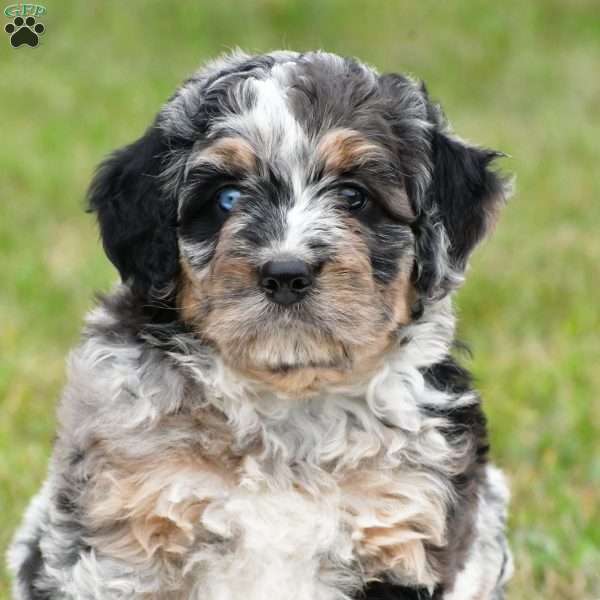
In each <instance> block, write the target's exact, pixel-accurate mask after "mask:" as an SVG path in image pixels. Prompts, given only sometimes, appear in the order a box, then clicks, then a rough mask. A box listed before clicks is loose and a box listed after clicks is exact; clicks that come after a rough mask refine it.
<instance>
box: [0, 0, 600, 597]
mask: <svg viewBox="0 0 600 600" xmlns="http://www.w3.org/2000/svg"><path fill="white" fill-rule="evenodd" d="M45 4H46V6H47V8H48V14H47V15H46V16H45V17H44V18H43V19H42V21H43V22H44V23H45V25H46V28H47V30H46V33H45V34H44V36H43V41H42V43H41V45H40V46H39V47H38V48H36V49H31V48H28V47H21V48H19V49H18V50H15V49H12V48H11V47H10V46H9V44H8V40H7V39H3V40H0V82H1V83H0V85H1V86H2V93H1V94H0V109H1V111H0V114H1V115H2V127H1V134H0V135H1V138H0V139H1V144H0V211H1V212H0V214H1V218H0V274H1V278H2V283H1V286H0V554H3V552H4V548H5V546H6V544H7V543H8V540H9V537H10V535H11V532H12V531H13V529H14V527H15V526H16V524H17V522H18V520H19V517H20V515H21V513H22V511H23V508H24V506H25V504H26V502H27V500H28V498H29V497H30V496H31V494H32V493H33V492H34V491H35V490H36V488H37V487H38V485H39V484H40V482H41V481H42V479H43V477H44V471H45V467H46V460H47V457H48V454H49V452H50V448H51V440H52V435H53V427H54V423H53V411H54V404H55V401H56V398H57V396H58V394H59V391H60V388H61V386H62V384H63V382H64V369H63V364H64V357H65V354H66V352H67V350H68V348H69V347H70V346H71V345H72V344H73V343H74V342H75V341H76V340H77V336H78V331H79V329H80V325H81V318H82V315H83V314H84V313H85V311H86V310H87V309H88V308H89V307H90V305H91V303H92V297H93V291H94V290H98V289H100V290H105V289H107V288H108V287H109V286H110V284H111V282H112V281H113V280H114V279H115V273H114V272H113V270H112V269H111V267H110V266H109V263H108V261H107V260H106V259H105V257H104V256H103V254H102V251H101V249H100V246H99V244H98V239H97V234H96V231H95V229H94V226H93V223H92V219H91V218H90V217H89V216H87V215H85V214H84V213H83V210H82V198H83V195H84V191H85V188H86V185H87V183H88V181H89V179H90V175H91V173H92V169H93V167H94V165H95V164H96V163H97V162H98V161H99V160H100V158H101V157H102V156H103V155H104V154H105V153H106V152H108V151H109V150H111V149H113V148H115V147H116V146H118V145H120V144H123V143H126V142H128V141H131V140H132V139H133V138H134V137H135V136H137V135H138V134H140V133H141V132H142V130H143V129H144V128H145V126H146V125H147V124H148V123H149V121H150V119H151V118H152V116H153V114H154V113H155V112H156V110H157V109H158V107H159V106H160V104H161V103H162V102H163V101H164V100H165V99H166V98H167V97H168V96H169V94H170V93H171V92H172V91H173V89H174V87H175V86H176V85H177V84H178V83H179V82H180V81H181V79H182V78H183V77H185V76H186V75H187V74H189V73H190V72H191V71H192V70H193V69H194V68H195V67H196V66H197V64H198V63H199V62H200V61H202V60H204V59H205V58H207V57H210V56H213V55H214V54H216V53H219V52H222V51H224V50H226V49H229V48H232V47H235V46H238V45H239V46H241V47H243V48H245V49H248V50H252V51H261V50H266V49H272V48H277V47H287V48H293V49H311V48H325V49H328V50H331V51H335V52H339V53H342V54H350V55H356V56H359V57H361V58H362V59H364V60H366V61H367V62H369V63H371V64H373V65H376V66H377V67H378V68H380V69H381V70H397V71H407V72H412V73H414V74H416V75H418V76H419V77H422V78H423V79H425V80H426V81H427V82H428V84H429V88H430V91H431V92H432V94H433V95H434V96H435V97H438V98H440V99H442V100H443V102H444V106H445V108H446V111H447V113H448V115H449V116H450V118H451V120H452V122H453V124H454V126H455V128H456V130H457V131H458V132H459V133H460V134H461V135H462V136H464V137H466V138H471V139H474V140H477V141H478V142H480V143H483V144H486V145H489V146H492V147H495V148H500V149H502V150H504V151H506V152H508V153H510V154H511V155H512V159H510V160H507V161H505V167H506V168H507V169H509V170H513V171H515V172H516V173H517V176H518V195H517V198H516V199H515V200H514V201H513V202H512V203H511V204H510V206H509V207H508V208H507V209H506V211H505V213H504V218H503V220H502V221H501V223H500V226H499V228H498V231H497V233H496V235H495V236H494V238H493V239H492V241H491V242H489V243H488V244H487V245H486V246H485V247H484V248H482V249H481V250H480V251H479V252H478V254H477V256H476V257H475V260H474V261H473V265H472V269H471V274H470V278H469V279H468V282H467V284H466V286H465V288H464V290H463V291H461V292H460V294H459V297H458V305H459V312H460V315H461V316H462V317H463V318H462V321H461V333H462V337H463V338H465V339H466V340H467V341H468V342H469V343H470V344H471V346H472V348H473V350H474V358H473V360H472V361H471V365H470V366H471V367H472V368H473V370H474V372H475V374H476V376H477V379H478V382H479V383H478V384H479V388H480V389H481V390H482V392H483V394H484V397H485V403H486V406H487V412H488V414H489V417H490V423H491V433H492V440H493V451H494V456H495V459H496V460H497V462H498V463H499V464H500V465H501V466H502V467H504V468H505V469H506V470H507V472H508V473H509V474H510V477H511V479H512V488H513V494H514V500H513V505H512V516H511V522H510V525H511V527H510V529H511V538H512V543H513V547H514V551H515V554H516V564H517V572H516V575H515V578H514V582H513V584H512V588H511V592H510V598H511V600H531V599H533V598H544V599H545V600H554V599H556V600H558V599H560V600H565V599H567V600H569V599H575V598H577V599H581V598H583V599H586V600H596V599H598V598H600V492H599V490H600V399H599V392H598V390H600V368H599V367H600V365H599V359H600V339H599V334H600V309H599V303H598V296H599V292H598V289H599V280H600V236H599V234H598V228H599V226H600V200H599V198H600V177H599V175H598V154H599V153H598V149H599V143H600V142H599V139H600V77H599V74H600V7H599V6H598V3H597V1H596V0H589V1H585V0H570V1H567V0H539V1H537V2H534V1H531V2H524V1H523V0H503V2H496V3H491V2H483V1H478V0H465V1H461V2H442V1H439V0H421V1H419V2H404V1H398V0H395V1H393V2H387V1H386V0H377V1H369V2H367V1H361V0H343V1H341V0H331V1H324V0H305V1H303V2H293V1H285V0H257V1H255V2H245V3H242V2H240V1H239V0H219V1H217V0H213V1H210V2H209V1H208V0H205V1H202V2H199V1H194V2H188V3H184V2H178V3H176V2H165V1H163V2H158V1H155V2H142V1H138V2H135V1H131V0H130V1H128V2H116V1H114V2H110V1H108V0H104V1H91V0H87V1H86V2H66V1H61V2H59V1H58V0H47V1H46V2H45ZM7 20H8V19H5V22H6V21H7ZM7 598H8V579H7V576H6V574H5V572H4V571H0V599H1V600H6V599H7Z"/></svg>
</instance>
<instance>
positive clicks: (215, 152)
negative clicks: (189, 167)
mask: <svg viewBox="0 0 600 600" xmlns="http://www.w3.org/2000/svg"><path fill="white" fill-rule="evenodd" d="M205 162H210V163H213V164H216V165H218V166H219V167H223V168H227V169H231V170H236V171H239V170H240V169H241V170H244V171H255V170H256V154H255V153H254V150H253V149H252V146H251V145H250V144H249V143H248V142H247V141H246V140H244V139H243V138H238V137H226V138H221V139H219V140H217V141H216V142H215V143H214V144H211V145H210V146H208V147H206V148H204V149H203V150H202V151H201V152H200V153H199V154H198V156H196V158H195V159H194V166H196V165H199V164H202V163H205Z"/></svg>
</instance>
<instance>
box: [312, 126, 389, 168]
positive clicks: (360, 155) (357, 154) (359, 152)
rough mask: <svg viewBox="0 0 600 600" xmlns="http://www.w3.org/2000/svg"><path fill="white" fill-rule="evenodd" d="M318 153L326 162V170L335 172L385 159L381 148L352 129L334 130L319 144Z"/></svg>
mask: <svg viewBox="0 0 600 600" xmlns="http://www.w3.org/2000/svg"><path fill="white" fill-rule="evenodd" d="M317 153H318V154H319V155H320V156H321V158H322V159H323V160H324V162H325V170H326V171H334V172H344V171H348V170H350V169H352V168H356V167H358V166H360V165H361V164H364V163H366V162H367V161H369V160H374V159H375V160H377V159H383V158H385V151H384V149H383V148H381V146H378V145H377V144H374V143H373V142H370V141H369V140H367V139H366V138H365V137H363V136H362V135H361V134H360V133H358V131H354V130H352V129H334V130H333V131H331V132H329V133H327V134H326V135H325V136H324V137H323V138H322V139H321V141H320V142H319V145H318V146H317Z"/></svg>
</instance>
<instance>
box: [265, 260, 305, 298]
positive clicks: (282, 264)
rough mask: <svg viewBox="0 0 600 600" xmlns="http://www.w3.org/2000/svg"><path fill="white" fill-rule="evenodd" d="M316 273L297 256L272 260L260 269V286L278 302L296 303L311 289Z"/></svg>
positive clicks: (269, 296)
mask: <svg viewBox="0 0 600 600" xmlns="http://www.w3.org/2000/svg"><path fill="white" fill-rule="evenodd" d="M313 280H314V273H313V270H312V268H311V267H310V265H309V264H307V263H305V262H304V261H302V260H300V259H297V258H286V259H283V260H270V261H269V262H267V263H265V264H264V265H263V266H262V268H261V270H260V286H261V288H262V289H263V290H264V291H265V294H266V295H267V297H268V298H269V299H270V300H272V301H273V302H277V304H284V305H287V304H294V303H296V302H299V301H300V300H302V298H304V297H305V296H306V295H307V294H308V292H309V291H310V289H311V287H312V285H313Z"/></svg>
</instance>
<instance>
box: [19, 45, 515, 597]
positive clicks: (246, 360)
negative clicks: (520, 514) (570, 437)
mask: <svg viewBox="0 0 600 600" xmlns="http://www.w3.org/2000/svg"><path fill="white" fill-rule="evenodd" d="M499 156H500V153H498V152H495V151H491V150H486V149H482V148H479V147H475V146H471V145H469V144H466V143H465V142H463V141H461V140H460V139H458V138H456V137H453V136H452V134H451V133H450V132H449V130H448V126H447V124H446V123H445V121H444V118H443V115H442V113H441V110H440V109H439V107H438V106H437V105H435V104H433V103H432V102H431V101H430V99H429V97H428V95H427V92H426V90H425V87H424V86H423V85H422V84H419V83H417V82H415V81H413V80H412V79H410V78H408V77H404V76H401V75H379V74H377V73H376V72H375V71H374V70H373V69H371V68H369V67H367V66H365V65H363V64H361V63H359V62H357V61H356V60H353V59H347V58H341V57H339V56H335V55H333V54H327V53H324V52H314V53H306V54H301V53H295V52H273V53H271V54H266V55H261V56H248V55H245V54H242V53H234V54H232V55H228V56H226V57H224V58H221V59H219V60H217V61H216V62H214V63H211V64H209V65H208V66H207V67H206V68H204V69H202V70H201V71H199V72H198V73H196V74H195V75H193V76H192V77H191V78H190V79H189V80H188V81H186V82H185V83H184V84H183V85H182V86H181V87H180V88H179V90H178V91H177V92H176V93H175V94H174V96H173V97H172V98H171V99H170V100H169V101H168V102H167V103H166V105H165V106H164V107H163V108H162V110H161V111H160V112H159V114H158V116H157V117H156V119H155V121H154V123H153V124H152V125H151V126H150V128H149V129H148V130H147V132H146V133H145V134H144V135H143V136H142V137H141V138H140V139H139V140H138V141H136V142H134V143H133V144H131V145H129V146H127V147H125V148H123V149H121V150H118V151H117V152H115V153H114V154H113V155H112V156H110V157H109V158H108V159H107V160H106V161H105V162H104V163H103V164H102V165H101V167H100V168H99V170H98V172H97V174H96V176H95V179H94V181H93V183H92V185H91V188H90V193H89V206H90V210H91V211H93V212H95V213H96V215H97V218H98V221H99V225H100V231H101V235H102V240H103V243H104V248H105V250H106V253H107V255H108V257H109V259H110V260H111V261H112V262H113V263H114V265H115V266H116V268H117V269H118V271H119V273H120V276H121V279H122V283H121V284H120V285H118V286H117V288H116V289H115V290H114V291H113V292H112V293H111V294H109V295H108V296H107V297H105V298H103V299H102V300H101V301H100V303H99V305H98V307H97V308H95V309H94V310H92V312H91V313H90V315H89V316H88V318H87V323H86V326H85V329H84V333H83V339H82V341H81V343H80V345H79V346H78V347H77V348H76V349H75V350H74V351H73V353H72V354H71V356H70V359H69V365H68V383H67V386H66V389H65V391H64V395H63V397H62V400H61V402H60V406H59V409H58V433H57V439H56V444H55V447H54V452H53V455H52V459H51V462H50V467H49V474H48V478H47V481H46V483H45V484H44V485H43V487H42V489H41V491H40V492H39V494H38V495H37V496H36V497H35V499H34V500H33V501H32V503H31V505H30V507H29V509H28V511H27V513H26V515H25V519H24V523H23V525H22V527H21V528H20V530H19V532H18V533H17V536H16V538H15V541H14V543H13V545H12V548H11V550H10V553H9V562H10V566H11V569H12V571H13V572H14V575H15V585H14V598H17V599H21V600H55V599H59V598H60V599H67V598H68V599H71V598H72V599H75V598H76V599H80V600H88V599H89V600H92V599H98V598H100V599H105V598H106V599H113V598H114V599H134V600H135V599H175V600H177V599H181V600H184V599H185V600H188V599H189V600H192V599H198V600H200V599H202V600H239V599H240V598H246V599H248V600H268V599H271V598H277V599H279V600H349V599H358V598H363V599H367V600H375V599H397V600H399V599H410V598H412V599H416V598H437V599H440V598H443V599H445V600H491V599H494V600H499V599H501V598H502V596H503V587H504V584H505V582H506V580H507V578H508V577H509V574H510V570H511V566H510V565H511V561H510V554H509V551H508V549H507V545H506V542H505V537H504V532H503V529H504V522H505V510H506V502H507V495H508V494H507V490H506V486H505V484H504V481H503V477H502V475H501V474H500V472H499V471H498V470H496V469H495V468H493V467H491V466H489V465H488V463H487V460H488V459H487V455H488V443H487V440H486V425H485V419H484V416H483V413H482V410H481V404H480V399H479V397H478V395H477V393H476V392H475V391H474V390H473V388H472V386H471V381H470V377H469V374H468V373H467V372H466V371H465V370H464V369H463V368H461V367H460V366H459V365H458V364H457V363H456V362H455V359H454V358H452V356H451V351H452V348H453V339H454V325H455V318H454V316H453V312H452V306H451V296H452V292H453V291H454V290H455V289H457V288H458V286H459V285H460V284H461V283H462V281H463V274H464V272H465V268H466V266H467V261H468V258H469V255H470V254H471V251H472V250H473V248H474V246H475V245H476V244H477V243H478V242H479V241H480V240H481V239H482V238H483V237H484V235H485V234H486V233H487V232H488V231H489V230H490V228H491V227H492V226H493V225H494V223H495V221H496V217H497V214H498V211H499V209H500V207H501V206H502V204H503V202H504V200H505V198H506V196H507V192H508V186H507V181H506V179H505V178H504V177H502V176H501V175H500V174H499V173H498V172H497V171H495V170H493V169H492V168H491V164H492V162H493V161H494V159H496V158H497V157H499Z"/></svg>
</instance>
